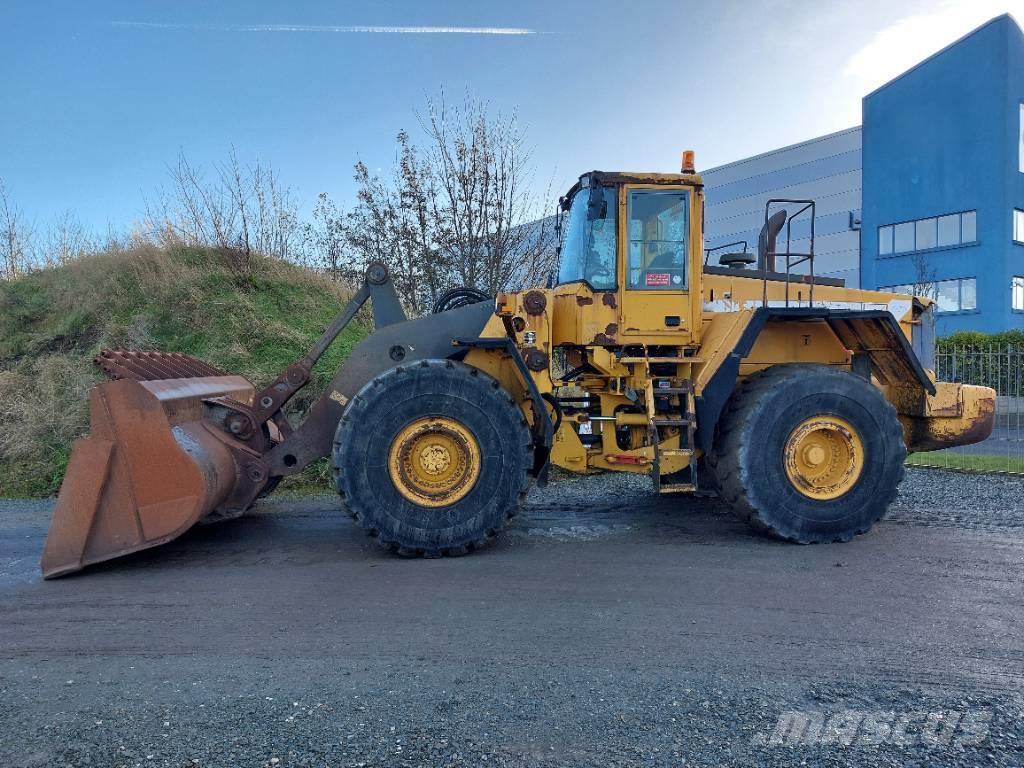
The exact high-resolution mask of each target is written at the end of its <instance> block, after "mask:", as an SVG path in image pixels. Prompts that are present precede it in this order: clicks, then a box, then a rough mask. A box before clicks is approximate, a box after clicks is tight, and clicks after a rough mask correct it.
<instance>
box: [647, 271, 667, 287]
mask: <svg viewBox="0 0 1024 768" xmlns="http://www.w3.org/2000/svg"><path fill="white" fill-rule="evenodd" d="M646 284H647V285H668V272H648V273H647V283H646Z"/></svg>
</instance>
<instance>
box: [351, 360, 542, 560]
mask: <svg viewBox="0 0 1024 768" xmlns="http://www.w3.org/2000/svg"><path fill="white" fill-rule="evenodd" d="M442 417H443V418H446V419H451V420H454V421H456V422H458V424H459V425H461V427H463V428H464V429H465V430H467V431H468V432H469V433H470V434H471V435H472V437H473V438H475V440H476V444H477V446H478V448H479V462H478V464H479V470H478V475H477V477H476V480H475V482H474V483H473V484H472V486H471V488H470V489H469V491H468V492H467V493H466V494H465V495H464V496H462V497H461V498H459V499H457V500H456V501H455V502H454V503H451V504H448V505H446V506H429V505H421V504H418V503H415V502H413V501H411V500H410V499H409V498H407V497H406V496H404V495H403V494H402V492H401V491H400V490H399V489H398V488H397V487H396V485H395V482H394V480H393V479H392V476H391V473H390V471H389V466H388V464H389V455H391V454H390V452H391V449H392V445H393V443H394V441H395V439H396V437H398V436H399V435H400V434H402V432H403V430H405V429H407V428H408V427H409V425H412V424H415V423H417V422H418V421H419V420H422V419H425V418H442ZM331 458H332V462H331V463H332V470H333V474H334V481H335V487H336V488H337V491H338V493H339V494H340V496H341V498H342V501H343V502H344V504H345V505H346V506H347V507H348V509H349V511H350V512H351V514H352V515H353V516H354V517H355V519H356V521H357V523H358V524H359V525H360V526H361V527H363V528H364V529H366V531H367V532H368V533H369V534H370V535H371V536H374V537H376V538H377V539H378V540H379V541H380V543H381V544H383V545H384V546H385V547H388V548H390V549H394V550H397V551H398V552H399V553H400V554H403V555H423V556H427V557H438V556H443V555H449V556H451V555H463V554H466V553H468V552H470V551H472V550H473V549H476V548H479V547H481V546H483V545H484V544H486V543H487V542H488V541H489V540H490V539H492V538H494V537H495V536H496V535H497V533H498V532H499V531H500V530H501V529H502V527H503V526H504V525H505V522H506V521H507V520H508V519H509V518H510V517H512V516H513V515H514V514H515V513H516V512H517V511H518V509H519V506H520V504H521V503H522V500H523V498H524V497H525V495H526V492H527V490H528V489H529V485H530V478H529V475H528V474H527V473H528V470H529V469H530V467H531V466H532V461H533V455H532V448H531V438H530V432H529V429H528V424H527V422H526V419H525V418H524V417H523V413H522V411H521V410H520V409H519V407H518V406H517V405H516V404H515V402H514V401H513V400H512V398H511V397H510V396H509V395H508V393H507V392H506V391H505V390H504V389H503V388H502V387H501V385H500V384H499V383H498V382H497V381H495V380H494V379H493V378H491V377H490V376H488V375H487V374H486V373H483V372H482V371H480V370H479V369H477V368H473V367H472V366H469V365H465V364H464V363H460V362H455V361H452V360H423V361H420V362H417V363H414V364H412V365H409V366H399V367H397V368H393V369H391V370H390V371H387V372H386V373H383V374H381V375H380V376H378V377H377V378H376V379H374V380H373V381H371V382H370V383H368V384H367V385H366V386H364V387H363V388H362V390H360V392H359V394H357V395H356V396H355V397H353V398H352V401H351V403H350V404H349V406H348V408H347V409H346V410H345V414H344V416H342V418H341V421H340V422H339V423H338V428H337V431H336V433H335V440H334V450H333V453H332V457H331Z"/></svg>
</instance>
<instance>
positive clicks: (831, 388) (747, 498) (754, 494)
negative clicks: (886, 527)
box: [712, 364, 907, 544]
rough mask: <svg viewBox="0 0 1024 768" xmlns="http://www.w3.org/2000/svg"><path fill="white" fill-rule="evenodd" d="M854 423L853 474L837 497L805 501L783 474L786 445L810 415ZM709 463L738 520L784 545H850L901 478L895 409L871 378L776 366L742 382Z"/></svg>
mask: <svg viewBox="0 0 1024 768" xmlns="http://www.w3.org/2000/svg"><path fill="white" fill-rule="evenodd" d="M819 415H820V416H833V417H838V418H839V419H842V420H845V421H846V422H847V423H849V424H850V425H852V426H853V427H854V428H855V430H856V433H857V436H858V437H859V438H860V441H861V444H862V446H863V461H862V465H863V468H862V470H861V472H860V475H859V477H857V479H856V480H855V481H854V482H853V484H852V485H851V486H849V488H848V489H847V490H846V491H845V492H844V493H843V494H842V495H840V496H839V497H838V498H833V499H821V498H811V497H809V496H807V495H805V494H804V493H802V492H801V491H800V490H799V489H798V488H797V486H796V484H795V482H794V481H791V480H790V477H789V476H788V475H787V471H786V466H785V459H784V453H785V446H786V443H787V440H789V438H790V435H791V434H793V431H794V430H795V429H796V428H797V426H798V425H800V424H801V423H802V422H804V420H805V419H807V418H809V417H813V416H819ZM714 453H715V456H714V460H713V461H712V465H713V466H714V470H715V475H716V479H717V481H718V485H719V487H720V488H721V496H722V498H723V499H724V500H725V502H726V503H727V504H728V505H729V506H730V507H731V509H732V511H733V512H734V513H735V514H736V515H737V516H738V517H740V518H741V519H743V520H746V521H747V522H749V523H750V524H751V525H753V526H754V527H755V528H757V529H759V530H761V531H765V532H767V533H770V534H772V535H774V536H777V537H779V538H782V539H786V540H788V541H794V542H797V543H800V544H813V543H823V542H832V541H849V540H850V539H852V538H853V537H854V536H855V535H857V534H861V533H865V532H867V531H868V530H869V529H870V528H871V526H872V525H874V524H875V522H877V521H878V520H879V519H880V518H881V517H882V516H883V515H884V514H885V511H886V509H887V508H888V507H889V504H890V503H891V502H892V500H893V499H894V498H895V496H896V489H897V487H898V486H899V484H900V481H902V480H903V462H904V459H905V458H906V455H907V451H906V446H905V445H904V443H903V430H902V428H901V426H900V422H899V419H898V418H897V416H896V410H895V409H894V408H893V407H892V405H891V404H890V403H889V402H888V401H887V400H886V399H885V397H884V396H883V395H882V393H881V392H880V391H879V390H878V389H877V388H876V387H875V386H873V385H872V384H871V383H870V382H869V381H867V380H865V379H863V378H861V377H859V376H856V375H854V374H851V373H848V372H846V371H842V370H838V369H835V368H830V367H828V366H824V365H804V364H794V365H778V366H773V367H771V368H767V369H765V370H764V371H761V372H759V373H756V374H754V375H752V376H750V377H748V378H747V379H745V380H744V381H743V382H742V383H741V384H740V386H739V387H737V390H736V391H735V392H734V393H733V396H732V398H731V399H730V401H729V402H728V404H727V405H726V409H725V412H724V413H723V414H722V417H721V419H720V421H719V429H718V434H717V435H716V439H715V450H714Z"/></svg>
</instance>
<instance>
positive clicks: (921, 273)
mask: <svg viewBox="0 0 1024 768" xmlns="http://www.w3.org/2000/svg"><path fill="white" fill-rule="evenodd" d="M910 263H911V265H912V266H913V268H914V285H913V289H914V295H915V296H927V297H928V298H931V299H934V298H935V296H934V295H933V294H934V293H935V288H936V285H935V268H934V267H932V266H931V265H930V264H929V263H928V258H927V256H926V255H925V254H923V253H920V252H916V253H914V254H913V255H911V257H910Z"/></svg>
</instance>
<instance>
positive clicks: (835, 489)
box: [783, 415, 864, 501]
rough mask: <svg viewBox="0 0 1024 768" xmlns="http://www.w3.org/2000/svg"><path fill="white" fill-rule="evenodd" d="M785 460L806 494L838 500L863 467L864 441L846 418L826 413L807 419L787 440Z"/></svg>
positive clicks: (788, 472) (796, 485)
mask: <svg viewBox="0 0 1024 768" xmlns="http://www.w3.org/2000/svg"><path fill="white" fill-rule="evenodd" d="M783 460H784V463H785V466H786V475H787V477H788V478H789V481H790V482H791V483H792V484H793V487H794V488H796V489H797V490H798V491H800V493H802V494H803V495H804V496H807V497H809V498H812V499H818V500H822V501H824V500H828V499H836V498H839V497H840V496H842V495H843V494H845V493H847V492H848V491H849V490H850V489H851V488H853V486H854V485H856V483H857V481H858V480H859V479H860V476H861V473H862V472H863V470H864V444H863V442H862V441H861V438H860V435H859V434H858V433H857V430H856V429H855V428H854V427H853V425H852V424H850V423H849V422H848V421H846V420H845V419H841V418H839V417H838V416H831V415H823V416H813V417H811V418H809V419H805V420H804V421H803V422H801V423H800V424H798V425H797V427H796V428H795V429H794V430H793V431H792V432H791V433H790V435H789V438H788V439H787V440H786V445H785V448H784V456H783Z"/></svg>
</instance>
